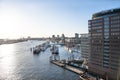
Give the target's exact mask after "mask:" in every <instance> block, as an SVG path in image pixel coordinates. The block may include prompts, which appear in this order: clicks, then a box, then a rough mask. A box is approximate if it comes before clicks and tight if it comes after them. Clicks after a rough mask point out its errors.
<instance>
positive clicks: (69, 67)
mask: <svg viewBox="0 0 120 80" xmlns="http://www.w3.org/2000/svg"><path fill="white" fill-rule="evenodd" d="M51 63H53V64H55V65H57V66H60V67H63V68H64V69H67V70H69V71H72V72H74V73H76V74H79V75H82V74H83V73H84V72H83V71H82V70H80V69H77V68H75V67H72V66H69V65H66V64H64V63H61V62H60V61H51Z"/></svg>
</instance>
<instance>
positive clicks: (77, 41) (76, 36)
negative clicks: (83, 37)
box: [74, 33, 80, 44]
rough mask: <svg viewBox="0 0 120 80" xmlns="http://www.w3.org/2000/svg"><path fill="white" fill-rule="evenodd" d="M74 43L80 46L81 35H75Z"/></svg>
mask: <svg viewBox="0 0 120 80" xmlns="http://www.w3.org/2000/svg"><path fill="white" fill-rule="evenodd" d="M74 43H75V44H80V38H79V34H78V33H75V38H74Z"/></svg>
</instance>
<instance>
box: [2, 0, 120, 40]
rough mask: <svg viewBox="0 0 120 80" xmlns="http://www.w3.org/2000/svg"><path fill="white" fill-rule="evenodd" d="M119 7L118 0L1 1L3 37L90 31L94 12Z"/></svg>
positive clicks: (47, 35)
mask: <svg viewBox="0 0 120 80" xmlns="http://www.w3.org/2000/svg"><path fill="white" fill-rule="evenodd" d="M117 7H120V1H119V0H100V1H98V0H0V38H20V37H27V36H31V37H49V36H51V35H53V34H59V35H61V34H62V33H64V34H65V35H66V36H74V33H88V20H90V19H91V17H92V14H93V13H95V12H99V11H102V10H108V9H112V8H117Z"/></svg>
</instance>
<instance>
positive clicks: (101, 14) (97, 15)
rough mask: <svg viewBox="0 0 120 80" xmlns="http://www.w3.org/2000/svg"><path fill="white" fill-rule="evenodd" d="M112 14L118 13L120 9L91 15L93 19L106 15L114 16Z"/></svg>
mask: <svg viewBox="0 0 120 80" xmlns="http://www.w3.org/2000/svg"><path fill="white" fill-rule="evenodd" d="M114 13H120V8H115V9H110V10H105V11H101V12H98V13H95V14H93V18H95V17H99V16H104V15H108V14H114Z"/></svg>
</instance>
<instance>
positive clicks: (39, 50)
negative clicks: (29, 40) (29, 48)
mask: <svg viewBox="0 0 120 80" xmlns="http://www.w3.org/2000/svg"><path fill="white" fill-rule="evenodd" d="M40 52H41V49H40V48H39V47H35V48H34V49H33V54H39V53H40Z"/></svg>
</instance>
